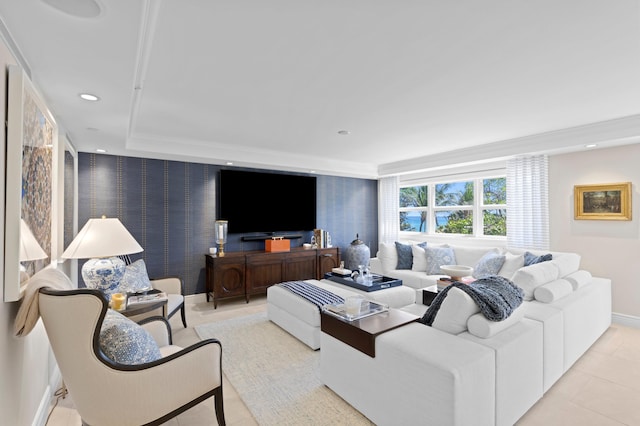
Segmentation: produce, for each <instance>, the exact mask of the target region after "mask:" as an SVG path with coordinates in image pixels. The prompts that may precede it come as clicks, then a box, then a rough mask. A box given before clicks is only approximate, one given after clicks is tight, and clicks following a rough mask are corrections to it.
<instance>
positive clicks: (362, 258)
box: [344, 234, 371, 270]
mask: <svg viewBox="0 0 640 426" xmlns="http://www.w3.org/2000/svg"><path fill="white" fill-rule="evenodd" d="M370 258H371V251H370V250H369V246H367V245H366V244H365V243H364V242H363V241H362V240H360V237H359V235H358V234H356V239H355V240H353V241H351V245H349V246H348V247H347V248H346V249H345V251H344V261H345V265H346V267H347V269H351V270H356V269H359V267H360V265H367V266H368V265H369V259H370Z"/></svg>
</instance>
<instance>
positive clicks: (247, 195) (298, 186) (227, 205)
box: [218, 169, 316, 234]
mask: <svg viewBox="0 0 640 426" xmlns="http://www.w3.org/2000/svg"><path fill="white" fill-rule="evenodd" d="M219 191H220V198H219V200H220V202H219V204H218V205H219V209H218V218H219V219H225V220H228V221H229V233H230V234H231V233H235V234H238V233H248V232H265V233H276V232H292V231H298V232H299V231H310V230H313V229H315V227H316V178H315V176H300V175H287V174H282V173H267V172H250V171H241V170H225V169H223V170H221V171H220V185H219Z"/></svg>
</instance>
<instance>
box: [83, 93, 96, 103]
mask: <svg viewBox="0 0 640 426" xmlns="http://www.w3.org/2000/svg"><path fill="white" fill-rule="evenodd" d="M80 97H81V98H82V99H84V100H85V101H91V102H95V101H99V100H100V98H99V97H97V96H96V95H92V94H91V93H80Z"/></svg>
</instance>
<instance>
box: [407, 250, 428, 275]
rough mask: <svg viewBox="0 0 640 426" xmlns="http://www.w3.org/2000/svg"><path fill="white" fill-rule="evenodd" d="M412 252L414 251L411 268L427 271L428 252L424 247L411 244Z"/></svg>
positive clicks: (417, 270)
mask: <svg viewBox="0 0 640 426" xmlns="http://www.w3.org/2000/svg"><path fill="white" fill-rule="evenodd" d="M425 247H426V245H425ZM411 252H412V253H413V265H411V270H412V271H416V272H426V270H427V253H425V251H424V247H421V246H418V245H413V246H411Z"/></svg>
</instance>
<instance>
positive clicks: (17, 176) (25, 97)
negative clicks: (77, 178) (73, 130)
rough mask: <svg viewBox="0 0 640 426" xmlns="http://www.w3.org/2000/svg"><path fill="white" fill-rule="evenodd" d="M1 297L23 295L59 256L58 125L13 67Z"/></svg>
mask: <svg viewBox="0 0 640 426" xmlns="http://www.w3.org/2000/svg"><path fill="white" fill-rule="evenodd" d="M8 71H9V82H8V83H9V84H8V99H7V139H6V149H5V152H6V175H5V188H4V190H5V217H4V234H5V235H4V236H5V250H4V265H3V266H4V271H3V272H4V288H3V300H4V301H5V302H11V301H15V300H19V299H20V298H21V297H22V293H23V292H24V285H25V283H26V282H27V280H28V279H29V277H31V276H32V275H33V274H35V273H36V272H38V271H39V270H41V269H43V268H45V267H47V266H48V265H50V264H52V263H53V262H54V261H55V260H56V259H57V256H58V240H57V238H58V235H57V228H58V225H57V220H58V217H59V214H58V213H57V212H56V209H57V208H59V207H60V206H59V201H58V200H57V197H58V194H59V190H58V188H57V187H56V185H57V184H58V181H59V177H58V173H59V171H58V167H59V162H60V158H59V153H58V128H57V125H56V122H55V120H54V118H53V116H52V115H51V112H50V111H49V109H48V108H47V106H46V105H45V103H44V101H43V100H42V97H41V96H40V95H39V94H38V92H37V91H36V89H35V88H34V87H33V85H32V84H31V81H30V80H29V78H28V77H27V75H26V74H25V73H24V71H23V70H22V69H21V68H20V67H18V66H9V69H8Z"/></svg>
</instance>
